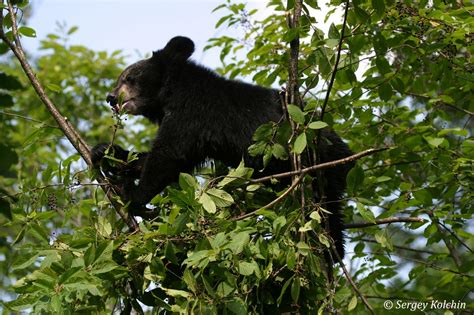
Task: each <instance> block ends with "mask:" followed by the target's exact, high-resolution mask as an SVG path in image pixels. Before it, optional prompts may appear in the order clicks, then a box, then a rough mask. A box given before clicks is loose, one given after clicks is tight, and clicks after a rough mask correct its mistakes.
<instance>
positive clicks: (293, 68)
mask: <svg viewBox="0 0 474 315" xmlns="http://www.w3.org/2000/svg"><path fill="white" fill-rule="evenodd" d="M302 2H303V1H302V0H296V1H295V3H294V9H293V15H292V16H291V15H290V16H288V26H289V28H290V30H291V29H293V30H298V31H299V26H300V16H301V9H302V6H303V4H302ZM299 51H300V36H299V34H297V35H296V36H295V38H294V39H293V40H292V41H291V42H290V60H289V65H288V89H287V90H288V94H289V95H288V96H289V103H290V104H295V105H297V106H299V107H301V101H300V95H299V91H298V56H299Z"/></svg>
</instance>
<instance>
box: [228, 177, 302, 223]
mask: <svg viewBox="0 0 474 315" xmlns="http://www.w3.org/2000/svg"><path fill="white" fill-rule="evenodd" d="M303 178H304V174H301V175H300V176H299V177H298V178H297V179H296V180H295V181H294V183H293V184H291V186H290V187H288V189H287V190H286V191H285V192H284V193H282V194H281V195H280V196H278V198H276V199H274V200H273V201H271V202H270V203H268V204H267V205H265V206H263V207H261V208H259V209H257V210H254V211H252V212H248V213H246V214H243V215H241V216H238V217H236V218H232V219H231V221H238V220H243V219H246V218H249V217H251V216H253V215H255V214H257V212H259V211H260V210H263V209H270V208H271V207H273V206H274V205H276V204H277V203H278V202H280V201H281V200H283V199H284V198H285V197H286V196H287V195H288V194H289V193H290V192H292V191H293V190H294V189H295V188H296V187H297V186H298V185H299V183H300V182H301V180H302V179H303Z"/></svg>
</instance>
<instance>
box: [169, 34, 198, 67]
mask: <svg viewBox="0 0 474 315" xmlns="http://www.w3.org/2000/svg"><path fill="white" fill-rule="evenodd" d="M162 51H163V53H164V54H166V55H167V56H169V57H171V58H173V59H177V60H183V61H184V60H187V59H188V58H189V57H190V56H191V55H192V54H193V52H194V43H193V41H192V40H190V39H189V38H187V37H183V36H176V37H173V38H172V39H170V41H169V42H168V44H166V46H165V48H163V50H162Z"/></svg>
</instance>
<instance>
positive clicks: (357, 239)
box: [351, 237, 441, 255]
mask: <svg viewBox="0 0 474 315" xmlns="http://www.w3.org/2000/svg"><path fill="white" fill-rule="evenodd" d="M359 241H361V242H367V243H374V244H379V242H377V241H376V240H371V239H368V238H356V237H353V238H351V242H359ZM392 246H393V248H396V249H400V250H405V251H409V252H414V253H418V254H430V255H439V254H441V253H437V252H433V251H431V250H426V249H416V248H410V247H406V246H401V245H392Z"/></svg>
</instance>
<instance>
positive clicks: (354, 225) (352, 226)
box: [344, 217, 425, 229]
mask: <svg viewBox="0 0 474 315" xmlns="http://www.w3.org/2000/svg"><path fill="white" fill-rule="evenodd" d="M399 222H418V223H423V222H425V220H424V219H422V218H411V217H406V218H404V217H390V218H385V219H379V220H375V222H355V223H347V224H344V228H345V229H357V228H364V227H368V226H374V225H382V224H390V223H399Z"/></svg>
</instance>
